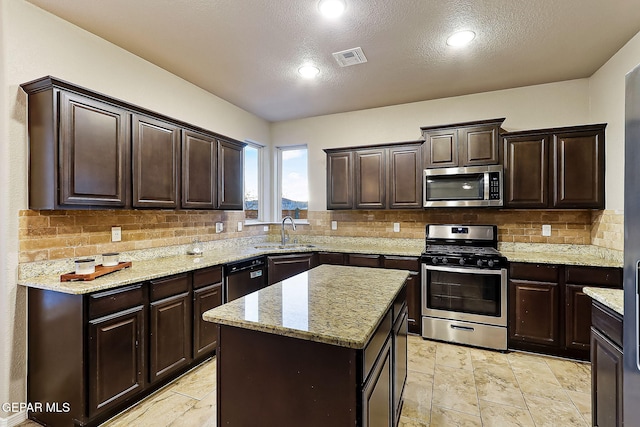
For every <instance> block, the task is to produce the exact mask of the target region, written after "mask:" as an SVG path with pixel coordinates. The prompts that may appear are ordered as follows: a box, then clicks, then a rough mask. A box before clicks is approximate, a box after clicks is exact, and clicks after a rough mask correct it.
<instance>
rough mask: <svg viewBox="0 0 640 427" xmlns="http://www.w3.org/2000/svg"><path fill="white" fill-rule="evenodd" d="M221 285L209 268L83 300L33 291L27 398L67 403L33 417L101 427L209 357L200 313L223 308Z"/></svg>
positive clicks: (54, 424) (210, 338)
mask: <svg viewBox="0 0 640 427" xmlns="http://www.w3.org/2000/svg"><path fill="white" fill-rule="evenodd" d="M221 282H222V269H221V268H220V267H210V268H205V269H201V270H197V271H195V272H193V273H184V274H179V275H175V276H170V277H166V278H161V279H157V280H152V281H150V282H144V283H137V284H134V285H127V286H123V287H119V288H114V289H109V290H106V291H100V292H96V293H92V294H84V295H72V294H65V293H61V292H55V291H50V290H42V289H36V288H29V289H28V313H29V314H28V315H29V318H28V352H29V353H28V372H29V373H28V376H27V399H28V401H29V402H60V404H62V403H68V404H69V411H68V412H64V411H60V412H55V411H43V412H31V413H29V418H31V419H33V420H35V421H37V422H39V423H41V424H43V425H47V426H50V427H58V426H71V425H78V426H88V427H90V426H98V425H99V424H101V423H103V422H104V421H106V420H107V419H109V418H111V417H113V416H114V415H115V414H116V413H118V412H120V411H122V410H123V409H125V408H127V407H128V406H131V405H133V404H134V403H136V402H137V401H139V400H141V399H142V398H143V397H145V396H147V395H148V394H150V393H152V392H154V391H155V390H157V389H158V388H160V387H162V386H163V385H165V384H167V383H168V382H169V381H171V380H173V379H174V378H176V377H177V376H179V375H180V374H182V373H183V372H185V371H186V370H188V369H189V368H190V367H192V366H194V365H195V364H196V363H199V362H201V361H202V360H204V359H205V358H206V357H208V356H211V355H212V354H213V352H214V351H215V345H216V344H215V341H216V336H217V331H216V329H215V325H213V324H211V323H209V322H204V321H203V322H204V323H206V325H199V322H197V321H196V320H197V319H195V318H194V315H195V313H196V312H199V316H200V317H201V313H202V312H204V311H206V310H208V309H209V308H212V307H214V306H216V305H219V304H220V302H221V298H220V291H221V286H222V283H221ZM194 288H195V289H194ZM195 332H197V333H198V337H197V338H195V337H194V336H193V334H194V333H195ZM196 343H197V348H196ZM194 356H196V359H194ZM194 360H195V361H194Z"/></svg>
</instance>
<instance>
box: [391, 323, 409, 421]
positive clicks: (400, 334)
mask: <svg viewBox="0 0 640 427" xmlns="http://www.w3.org/2000/svg"><path fill="white" fill-rule="evenodd" d="M407 327H408V314H407V310H404V312H403V313H402V314H401V318H400V319H399V320H398V322H397V323H396V325H395V326H394V328H393V419H394V420H395V421H396V422H397V421H398V420H399V418H400V409H401V407H402V392H403V390H404V385H405V383H406V382H407V366H408V365H407V360H408V355H407V348H408V347H407V344H408V343H407V332H408V331H407ZM394 425H395V424H394Z"/></svg>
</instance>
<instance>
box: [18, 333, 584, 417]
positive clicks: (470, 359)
mask: <svg viewBox="0 0 640 427" xmlns="http://www.w3.org/2000/svg"><path fill="white" fill-rule="evenodd" d="M215 374H216V365H215V361H213V360H212V361H209V362H207V363H205V364H203V365H201V366H200V367H198V368H196V369H194V370H192V371H191V372H189V373H187V374H186V375H184V376H182V377H181V378H179V379H177V380H176V381H175V382H173V383H172V384H170V385H168V386H167V387H165V388H163V389H162V390H160V391H158V392H157V393H155V394H153V395H151V396H149V397H148V398H147V399H145V400H144V401H142V402H141V403H139V404H138V405H136V406H134V407H132V408H130V409H129V410H127V411H125V412H123V413H122V414H120V415H118V416H117V417H115V418H113V419H111V420H110V421H109V422H107V423H105V424H103V425H102V427H125V426H126V427H146V426H153V427H161V426H180V427H205V426H206V427H209V426H215V425H216V420H215V409H216V390H215ZM590 390H591V372H590V365H589V364H588V363H581V362H574V361H569V360H563V359H557V358H552V357H545V356H537V355H531V354H526V353H519V352H510V353H507V354H504V353H500V352H494V351H485V350H479V349H475V348H469V347H463V346H456V345H451V344H444V343H436V342H433V341H426V340H423V339H422V338H420V337H417V336H410V337H409V374H408V378H407V385H406V388H405V392H404V407H403V410H402V414H401V422H400V427H440V426H443V427H444V426H446V427H452V426H465V427H466V426H483V427H488V426H499V427H507V426H537V427H540V426H562V427H569V426H590V425H591V394H590ZM36 426H37V424H35V423H33V422H30V421H26V422H24V423H22V424H20V427H36Z"/></svg>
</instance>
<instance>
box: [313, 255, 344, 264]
mask: <svg viewBox="0 0 640 427" xmlns="http://www.w3.org/2000/svg"><path fill="white" fill-rule="evenodd" d="M318 263H319V264H321V265H322V264H332V265H344V254H341V253H337V252H320V253H318Z"/></svg>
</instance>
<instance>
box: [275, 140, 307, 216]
mask: <svg viewBox="0 0 640 427" xmlns="http://www.w3.org/2000/svg"><path fill="white" fill-rule="evenodd" d="M302 149H304V150H306V151H307V188H308V187H309V147H308V146H307V144H297V145H283V146H277V147H275V150H274V151H275V153H274V155H275V165H276V168H275V169H276V170H275V185H274V190H275V191H274V202H275V203H274V204H273V205H274V207H273V218H274V219H275V222H280V221H282V153H283V152H285V151H295V150H302ZM307 203H308V201H307ZM308 213H309V205H308V204H307V216H308ZM293 222H295V223H296V224H308V223H309V220H308V218H302V219H294V220H293Z"/></svg>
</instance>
